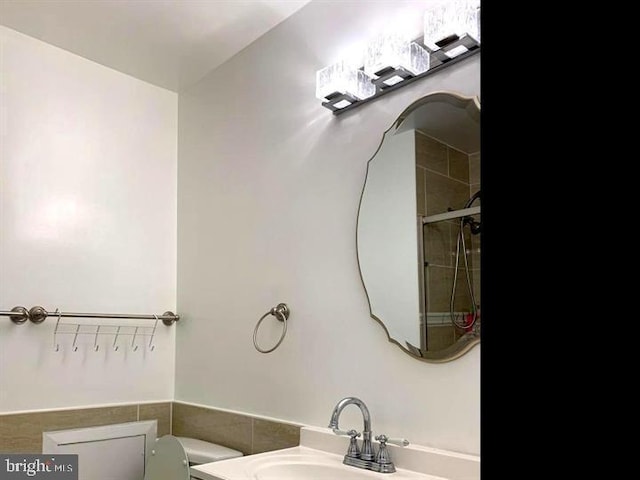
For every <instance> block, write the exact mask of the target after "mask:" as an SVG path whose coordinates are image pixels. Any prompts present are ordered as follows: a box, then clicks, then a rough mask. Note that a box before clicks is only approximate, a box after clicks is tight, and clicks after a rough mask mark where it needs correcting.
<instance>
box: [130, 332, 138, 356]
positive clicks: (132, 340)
mask: <svg viewBox="0 0 640 480" xmlns="http://www.w3.org/2000/svg"><path fill="white" fill-rule="evenodd" d="M137 335H138V327H136V331H135V332H133V338H132V339H131V347H132V348H133V351H134V352H136V351H137V350H138V345H135V346H134V344H135V343H136V336H137Z"/></svg>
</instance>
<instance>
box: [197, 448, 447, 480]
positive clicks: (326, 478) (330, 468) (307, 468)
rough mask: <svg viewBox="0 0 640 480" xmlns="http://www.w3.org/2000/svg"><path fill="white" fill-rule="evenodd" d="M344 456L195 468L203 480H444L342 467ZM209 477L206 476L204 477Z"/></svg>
mask: <svg viewBox="0 0 640 480" xmlns="http://www.w3.org/2000/svg"><path fill="white" fill-rule="evenodd" d="M342 459H343V456H342V455H336V454H334V453H328V452H323V451H320V450H315V449H312V448H307V447H293V448H285V449H282V450H275V451H273V452H267V453H261V454H259V455H250V456H247V457H238V458H234V459H231V460H223V461H221V462H213V463H207V464H204V465H198V466H195V467H192V469H193V470H197V472H198V476H201V477H203V480H337V479H339V480H445V479H443V478H442V477H435V476H432V475H423V474H419V473H415V472H410V471H408V470H403V469H401V468H398V469H397V471H396V472H395V473H393V474H389V473H377V472H371V471H369V470H364V469H361V468H356V467H351V466H348V465H344V464H343V463H342ZM205 475H206V476H205Z"/></svg>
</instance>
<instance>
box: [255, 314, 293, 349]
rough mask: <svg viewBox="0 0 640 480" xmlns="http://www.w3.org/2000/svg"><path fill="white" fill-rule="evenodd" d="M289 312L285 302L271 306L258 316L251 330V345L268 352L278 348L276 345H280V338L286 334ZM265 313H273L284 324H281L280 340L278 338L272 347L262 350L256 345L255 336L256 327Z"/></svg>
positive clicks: (257, 327)
mask: <svg viewBox="0 0 640 480" xmlns="http://www.w3.org/2000/svg"><path fill="white" fill-rule="evenodd" d="M289 313H290V310H289V307H287V304H286V303H279V304H278V305H277V306H275V307H273V308H272V309H271V310H269V311H268V312H267V313H265V314H264V315H263V316H262V317H260V320H258V323H257V324H256V328H255V330H253V346H254V347H256V350H258V351H259V352H260V353H269V352H273V351H274V350H275V349H276V348H278V346H280V344H281V343H282V340H284V336H285V335H286V334H287V319H288V318H289ZM267 315H273V316H274V317H276V318H277V319H278V320H279V321H281V322H283V324H284V325H283V326H282V336H281V337H280V340H278V343H276V344H275V346H274V347H273V348H270V349H269V350H263V349H262V348H260V346H259V345H258V340H257V339H256V337H257V335H258V329H259V328H260V324H261V323H262V320H264V319H265V318H266V317H267Z"/></svg>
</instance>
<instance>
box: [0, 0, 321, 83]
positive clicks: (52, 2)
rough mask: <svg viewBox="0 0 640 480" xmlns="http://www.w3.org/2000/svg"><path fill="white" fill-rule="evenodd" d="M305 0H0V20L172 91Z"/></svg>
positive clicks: (306, 1)
mask: <svg viewBox="0 0 640 480" xmlns="http://www.w3.org/2000/svg"><path fill="white" fill-rule="evenodd" d="M309 1H310V0H91V1H88V0H0V24H2V25H4V26H6V27H9V28H11V29H13V30H17V31H18V32H21V33H24V34H26V35H29V36H31V37H35V38H38V39H40V40H43V41H45V42H47V43H50V44H52V45H55V46H57V47H60V48H63V49H65V50H68V51H70V52H73V53H75V54H77V55H80V56H82V57H85V58H88V59H90V60H93V61H95V62H97V63H100V64H102V65H106V66H108V67H111V68H114V69H116V70H119V71H121V72H124V73H127V74H129V75H132V76H134V77H137V78H140V79H142V80H145V81H147V82H149V83H152V84H154V85H158V86H160V87H163V88H167V89H169V90H173V91H180V90H182V89H184V88H187V87H189V86H190V85H193V84H194V83H195V82H197V81H198V80H200V79H201V78H202V77H203V76H205V75H206V74H207V73H208V72H210V71H211V70H212V69H214V68H215V67H217V66H218V65H220V64H222V63H223V62H225V61H226V60H228V59H229V58H231V57H232V56H233V55H235V54H236V53H238V52H239V51H240V50H242V49H243V48H245V47H246V46H247V45H249V44H250V43H252V42H253V41H254V40H256V39H257V38H259V37H260V36H262V35H263V34H264V33H266V32H267V31H269V30H270V29H272V28H273V27H274V26H276V25H277V24H278V23H280V22H281V21H283V20H284V19H286V18H287V17H288V16H290V15H292V14H293V13H295V12H296V11H297V10H299V9H300V8H302V7H303V6H304V5H306V4H307V3H309Z"/></svg>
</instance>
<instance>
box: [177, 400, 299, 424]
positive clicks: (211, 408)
mask: <svg viewBox="0 0 640 480" xmlns="http://www.w3.org/2000/svg"><path fill="white" fill-rule="evenodd" d="M173 403H180V404H182V405H188V406H190V407H199V408H204V409H206V410H213V411H218V412H226V413H233V414H235V415H242V416H244V417H250V418H257V419H259V420H266V421H268V422H275V423H283V424H285V425H291V426H293V427H308V426H310V425H307V424H306V423H298V422H292V421H291V420H283V419H281V418H275V417H268V416H266V415H259V414H256V413H248V412H243V411H240V410H231V409H228V408H220V407H212V406H211V405H203V404H202V403H193V402H185V401H184V400H174V401H173Z"/></svg>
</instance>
